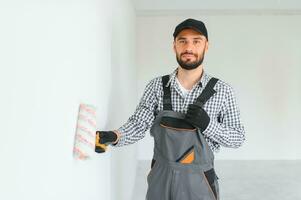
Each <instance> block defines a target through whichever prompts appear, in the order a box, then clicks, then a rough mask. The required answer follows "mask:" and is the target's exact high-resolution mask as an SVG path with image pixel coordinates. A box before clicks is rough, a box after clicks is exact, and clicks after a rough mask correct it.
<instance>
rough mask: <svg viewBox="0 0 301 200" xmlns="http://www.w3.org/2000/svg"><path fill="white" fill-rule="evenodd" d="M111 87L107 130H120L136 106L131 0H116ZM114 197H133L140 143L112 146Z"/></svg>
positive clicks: (116, 199) (119, 199)
mask: <svg viewBox="0 0 301 200" xmlns="http://www.w3.org/2000/svg"><path fill="white" fill-rule="evenodd" d="M113 2H114V3H113V8H114V9H113V13H112V14H113V18H112V19H113V23H112V28H113V29H112V30H113V32H112V61H111V62H112V74H111V79H112V81H113V82H112V90H111V93H110V102H109V110H108V111H109V113H108V114H109V115H108V118H109V119H110V120H109V121H108V129H109V130H112V129H117V128H119V127H120V126H121V125H122V124H123V123H125V122H126V121H127V119H128V118H129V116H130V115H131V114H132V113H133V112H134V110H135V108H136V105H137V71H136V70H137V69H136V63H135V43H136V22H135V19H136V15H135V10H134V7H133V5H132V3H131V0H114V1H113ZM111 150H112V162H111V173H112V184H111V187H112V200H132V199H133V197H132V195H135V194H134V193H133V190H134V182H135V178H136V164H137V143H136V144H132V145H128V146H124V147H118V148H114V147H112V148H111Z"/></svg>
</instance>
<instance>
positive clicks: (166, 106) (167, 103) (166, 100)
mask: <svg viewBox="0 0 301 200" xmlns="http://www.w3.org/2000/svg"><path fill="white" fill-rule="evenodd" d="M168 81H169V75H165V76H162V83H163V92H164V95H163V110H172V105H171V92H170V84H169V85H168V87H166V84H167V83H168Z"/></svg>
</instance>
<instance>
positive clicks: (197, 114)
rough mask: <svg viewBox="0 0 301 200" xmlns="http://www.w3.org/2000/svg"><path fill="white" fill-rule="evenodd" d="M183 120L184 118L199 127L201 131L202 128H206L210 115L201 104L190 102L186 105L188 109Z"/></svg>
mask: <svg viewBox="0 0 301 200" xmlns="http://www.w3.org/2000/svg"><path fill="white" fill-rule="evenodd" d="M184 120H186V121H187V122H189V123H190V124H192V125H193V126H195V127H196V128H199V129H200V130H201V132H203V131H204V130H206V128H207V126H208V124H209V122H210V117H209V115H208V114H207V112H206V111H205V110H204V109H203V108H202V107H201V106H198V105H196V104H190V105H188V110H187V113H186V116H185V118H184Z"/></svg>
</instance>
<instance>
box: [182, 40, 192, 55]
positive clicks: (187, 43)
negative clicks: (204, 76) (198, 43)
mask: <svg viewBox="0 0 301 200" xmlns="http://www.w3.org/2000/svg"><path fill="white" fill-rule="evenodd" d="M193 48H194V45H193V43H192V42H191V41H187V42H186V43H185V46H184V50H185V51H187V52H188V53H192V50H193Z"/></svg>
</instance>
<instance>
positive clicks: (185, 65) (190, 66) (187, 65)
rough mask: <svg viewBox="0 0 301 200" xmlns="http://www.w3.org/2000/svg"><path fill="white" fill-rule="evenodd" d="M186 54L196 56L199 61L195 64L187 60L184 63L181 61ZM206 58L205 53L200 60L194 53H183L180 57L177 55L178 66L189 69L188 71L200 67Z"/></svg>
mask: <svg viewBox="0 0 301 200" xmlns="http://www.w3.org/2000/svg"><path fill="white" fill-rule="evenodd" d="M184 54H191V55H194V56H195V57H197V59H196V61H194V62H191V61H190V59H187V60H186V61H184V60H182V59H181V56H182V55H184ZM204 56H205V51H203V54H202V55H201V56H200V57H199V58H198V55H196V54H192V53H187V52H184V53H181V54H180V56H179V55H178V54H177V55H176V57H177V62H178V64H179V65H180V66H181V67H182V68H184V69H187V70H192V69H195V68H197V67H198V66H200V65H201V64H202V63H203V60H204Z"/></svg>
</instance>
